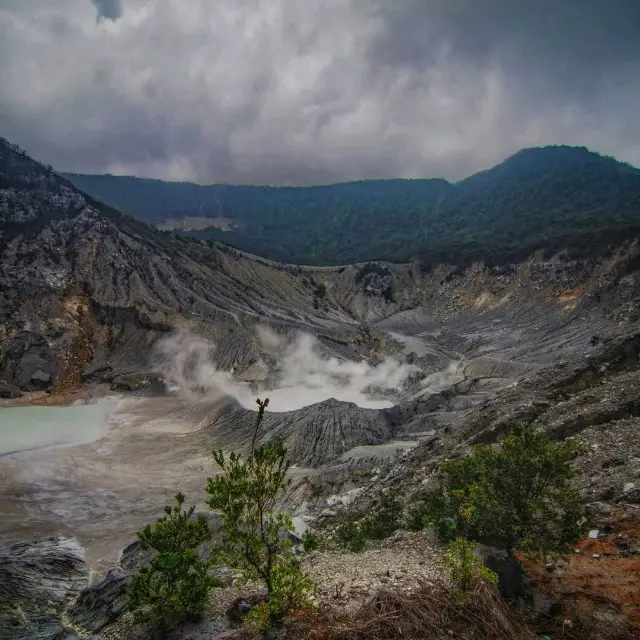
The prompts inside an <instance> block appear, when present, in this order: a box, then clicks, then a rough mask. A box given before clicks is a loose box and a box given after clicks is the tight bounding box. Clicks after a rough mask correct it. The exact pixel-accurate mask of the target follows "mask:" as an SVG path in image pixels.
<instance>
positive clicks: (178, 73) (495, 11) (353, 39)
mask: <svg viewBox="0 0 640 640" xmlns="http://www.w3.org/2000/svg"><path fill="white" fill-rule="evenodd" d="M25 4H27V3H23V0H0V58H2V60H3V61H5V63H4V64H3V65H2V66H0V135H4V136H5V137H7V138H9V139H12V140H14V141H15V142H17V143H18V144H21V145H23V146H25V147H26V148H27V150H28V151H29V152H31V153H32V154H33V155H35V156H36V157H38V158H40V159H42V160H43V161H44V162H48V163H51V164H53V165H54V166H55V167H57V168H59V169H60V170H73V171H82V172H96V173H98V172H107V171H109V172H112V173H128V174H135V175H147V176H154V177H161V178H169V179H191V180H197V181H200V182H236V183H271V184H309V183H319V182H330V181H338V180H349V179H358V178H366V177H385V176H398V175H400V176H411V177H418V176H444V177H447V178H450V179H457V178H461V177H464V176H465V175H467V174H469V173H471V172H473V171H476V170H478V169H482V168H486V167H488V166H490V165H492V164H494V163H497V162H499V161H500V160H502V159H503V158H504V157H506V156H507V155H509V154H511V153H513V152H515V151H517V150H518V149H519V148H521V147H523V146H531V145H537V144H551V143H567V144H579V145H586V146H590V147H592V148H595V149H598V150H600V151H602V152H605V153H609V154H612V155H616V156H618V157H620V158H621V159H625V160H628V161H630V162H632V163H635V164H640V121H639V120H638V118H637V113H638V112H640V77H639V74H640V70H639V66H638V64H639V61H640V42H636V40H639V41H640V39H636V38H633V37H632V35H634V25H635V24H638V20H637V18H638V9H637V8H636V3H635V1H631V2H627V1H626V0H615V1H614V0H608V2H607V3H606V7H607V8H606V9H605V8H604V7H605V3H604V2H600V1H599V0H583V1H582V2H578V0H565V1H564V2H562V3H558V2H551V0H538V1H537V2H535V3H534V2H529V1H524V0H523V1H522V2H513V1H511V0H492V1H489V0H474V1H473V2H471V1H470V0H467V1H462V0H440V1H436V0H399V1H398V2H393V3H392V2H386V0H348V1H345V0H325V1H324V2H322V3H318V2H309V3H305V2H301V1H300V0H220V1H219V2H210V1H209V0H189V2H184V0H128V1H126V2H125V3H124V6H120V7H119V9H120V11H119V14H120V17H119V19H118V20H117V21H113V20H108V21H105V20H101V21H100V22H98V23H96V22H95V13H94V8H93V7H92V5H91V4H90V3H87V2H86V0H59V1H58V2H56V3H55V4H54V5H52V3H50V2H48V1H47V0H31V1H30V3H29V5H30V6H29V10H27V8H26V7H25V6H24V5H25ZM100 4H101V5H102V9H103V13H105V11H104V7H105V6H106V5H107V4H109V5H110V6H111V8H113V6H115V4H117V3H113V2H111V3H104V2H103V3H100ZM111 15H113V13H112V14H111ZM105 17H109V16H107V15H106V13H105Z"/></svg>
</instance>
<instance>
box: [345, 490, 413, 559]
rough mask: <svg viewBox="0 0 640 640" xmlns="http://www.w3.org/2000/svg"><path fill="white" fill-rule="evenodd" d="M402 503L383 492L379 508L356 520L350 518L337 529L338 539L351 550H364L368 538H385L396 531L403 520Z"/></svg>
mask: <svg viewBox="0 0 640 640" xmlns="http://www.w3.org/2000/svg"><path fill="white" fill-rule="evenodd" d="M402 511H403V509H402V505H401V504H400V502H398V500H396V499H395V498H394V497H392V496H391V495H389V494H382V496H381V498H380V507H379V509H378V510H377V511H376V512H375V513H374V514H373V515H370V516H367V517H366V518H363V519H362V520H360V521H358V522H356V521H353V520H349V521H347V522H345V523H343V524H341V525H340V526H339V527H338V528H337V529H336V535H337V537H338V540H339V541H340V542H341V543H342V544H343V545H344V546H345V547H347V549H349V551H353V552H358V551H362V550H363V549H364V547H365V544H366V542H367V540H384V539H385V538H388V537H389V536H390V535H391V534H392V533H393V532H394V531H396V530H397V529H398V527H399V525H400V523H401V521H402Z"/></svg>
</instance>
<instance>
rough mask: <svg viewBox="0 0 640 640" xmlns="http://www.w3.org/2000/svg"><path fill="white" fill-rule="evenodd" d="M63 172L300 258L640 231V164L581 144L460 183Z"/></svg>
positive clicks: (272, 252) (168, 217) (514, 246)
mask: <svg viewBox="0 0 640 640" xmlns="http://www.w3.org/2000/svg"><path fill="white" fill-rule="evenodd" d="M64 175H65V176H66V177H67V178H68V179H69V180H70V181H71V182H73V183H74V184H75V185H77V186H78V187H79V188H81V189H83V190H84V191H86V192H87V193H89V194H91V195H92V196H94V197H95V198H98V199H100V200H102V201H104V202H107V203H109V204H111V205H113V206H114V207H117V208H118V209H120V210H121V211H123V212H125V213H127V214H129V215H132V216H134V217H136V218H138V219H140V220H142V221H144V222H147V223H149V224H153V225H157V226H165V227H172V228H176V229H180V230H181V233H186V234H189V235H192V236H194V237H198V238H201V239H216V240H222V241H224V242H227V243H229V244H231V245H233V246H236V247H238V248H240V249H243V250H246V251H249V252H251V253H255V254H258V255H261V256H264V257H267V258H270V259H273V260H277V261H281V262H289V263H295V264H314V265H328V264H334V265H335V264H348V263H355V262H364V261H367V260H389V261H407V260H410V259H412V258H414V257H421V258H422V259H423V261H424V264H425V265H426V266H430V265H432V264H437V263H439V262H448V263H451V264H457V265H459V266H466V265H468V264H469V263H470V262H472V261H475V260H484V261H485V262H486V263H487V264H504V263H507V262H513V261H519V260H522V259H525V258H526V257H527V256H529V255H531V254H532V253H534V252H535V251H538V250H542V251H543V252H545V253H546V254H547V255H552V254H553V253H556V252H558V251H561V250H563V249H567V250H568V251H569V253H570V254H571V256H572V257H576V258H579V257H585V256H589V255H597V254H598V253H599V252H601V251H602V250H603V249H604V248H605V247H607V246H608V245H610V244H615V243H617V242H620V241H621V240H623V239H624V238H625V237H627V236H628V235H630V234H632V233H635V232H637V231H638V230H639V229H640V170H638V169H636V168H634V167H632V166H630V165H628V164H624V163H621V162H618V161H616V160H614V159H613V158H609V157H604V156H601V155H599V154H597V153H593V152H591V151H589V150H587V149H586V148H584V147H567V146H554V147H544V148H533V149H525V150H523V151H520V152H519V153H517V154H515V155H514V156H512V157H510V158H508V159H507V160H505V161H504V162H503V163H501V164H499V165H498V166H496V167H494V168H493V169H490V170H488V171H483V172H481V173H478V174H475V175H473V176H471V177H469V178H467V179H466V180H462V181H461V182H458V183H456V184H450V183H449V182H447V181H446V180H437V179H430V180H400V179H390V180H369V181H361V182H352V183H344V184H335V185H328V186H317V187H261V186H230V185H211V186H200V185H195V184H189V183H171V182H163V181H159V180H149V179H141V178H132V177H118V176H110V175H80V174H64Z"/></svg>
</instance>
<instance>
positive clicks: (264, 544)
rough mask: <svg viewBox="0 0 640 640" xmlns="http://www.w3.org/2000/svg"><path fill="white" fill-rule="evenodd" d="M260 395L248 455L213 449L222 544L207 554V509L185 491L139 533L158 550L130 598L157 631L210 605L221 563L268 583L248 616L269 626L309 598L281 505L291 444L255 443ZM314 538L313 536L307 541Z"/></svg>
mask: <svg viewBox="0 0 640 640" xmlns="http://www.w3.org/2000/svg"><path fill="white" fill-rule="evenodd" d="M257 402H258V413H257V417H256V426H255V432H254V437H253V440H252V445H251V451H250V453H249V455H248V456H247V458H246V460H243V459H242V458H241V456H239V455H238V454H236V453H233V452H231V453H229V454H225V453H224V452H223V451H222V450H218V451H216V452H214V459H215V461H216V463H217V464H218V465H219V466H220V468H221V470H222V471H221V473H219V474H217V475H216V476H214V477H212V478H209V479H208V482H207V487H206V491H207V494H208V496H209V498H208V501H207V502H208V504H209V506H211V507H212V508H213V509H217V510H219V512H220V514H221V515H222V519H223V522H224V529H225V534H226V535H225V541H224V544H223V545H222V547H221V548H219V549H215V550H213V552H212V554H211V559H210V560H207V561H205V560H203V559H202V558H201V553H200V551H201V545H203V544H204V543H206V542H209V541H210V540H211V531H210V529H209V526H208V524H207V521H206V519H205V517H204V516H203V515H201V514H199V515H198V516H197V517H196V518H194V517H193V516H194V510H195V507H193V506H192V507H190V508H189V509H187V510H182V506H183V504H184V501H185V497H184V496H183V495H182V494H178V495H177V496H176V503H175V505H174V507H173V508H171V507H166V508H165V515H164V517H163V518H160V519H159V520H158V521H157V522H156V523H155V524H154V525H147V526H146V527H145V528H144V529H143V530H142V531H141V532H139V533H138V538H139V540H140V542H141V544H142V548H143V549H145V550H150V551H153V552H154V554H153V558H152V560H151V563H150V565H149V566H147V567H143V568H141V569H139V570H138V571H137V572H136V573H135V574H134V576H133V580H132V586H131V588H130V589H129V592H128V605H129V609H130V610H131V611H133V612H134V614H135V618H136V619H137V620H138V621H139V622H144V623H147V624H149V625H150V626H151V627H152V628H153V629H154V630H155V631H156V632H157V634H158V637H165V634H166V633H167V631H168V630H170V629H172V628H174V627H177V626H179V625H180V624H182V623H184V622H187V621H189V620H193V619H197V618H198V617H199V616H201V615H202V614H203V613H204V611H205V607H206V605H207V603H208V601H209V599H210V596H211V590H212V588H213V587H214V586H219V584H220V583H219V582H218V581H216V580H215V579H214V578H213V577H212V575H211V568H212V567H213V566H214V565H215V564H216V563H218V564H219V563H222V562H224V563H226V564H228V565H229V566H231V567H235V568H237V569H239V570H240V571H241V572H242V577H243V580H244V581H245V582H256V581H257V582H261V583H262V584H263V585H264V587H265V589H266V598H265V600H264V602H261V603H260V604H259V605H258V606H257V607H255V608H254V609H253V610H252V611H251V612H250V613H249V615H248V616H247V621H248V622H250V623H252V624H254V625H255V626H257V627H258V628H259V629H261V630H263V631H268V630H269V629H271V628H273V627H274V626H276V625H278V624H280V623H281V622H282V620H283V618H284V616H285V614H286V613H287V612H289V611H291V610H293V609H301V608H304V607H306V606H308V605H309V604H310V600H309V596H310V594H311V592H312V590H313V586H314V585H313V583H312V581H311V580H310V578H309V577H308V575H307V574H306V573H305V571H304V570H303V569H302V566H301V564H300V561H299V559H298V558H297V557H296V555H295V554H294V552H293V543H292V539H291V532H292V531H293V530H294V529H293V524H292V522H291V517H290V516H289V514H288V513H286V512H285V511H282V510H280V509H279V508H278V507H277V503H278V500H279V499H280V498H282V496H283V494H284V492H285V491H286V489H287V488H288V487H289V484H290V482H291V481H290V479H288V478H287V472H288V470H289V463H288V462H287V461H286V454H287V450H286V448H285V447H284V445H283V444H282V442H280V441H278V440H271V441H269V442H267V443H266V444H264V445H262V446H259V447H258V446H256V443H257V441H258V436H259V429H260V425H261V423H262V420H263V418H264V411H265V409H266V407H267V406H268V404H269V401H268V399H267V400H265V401H261V400H258V401H257ZM313 542H314V541H313V539H312V538H311V537H309V536H308V537H307V539H306V541H305V545H306V546H307V547H309V546H313Z"/></svg>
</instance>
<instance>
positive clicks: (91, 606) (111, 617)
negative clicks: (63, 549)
mask: <svg viewBox="0 0 640 640" xmlns="http://www.w3.org/2000/svg"><path fill="white" fill-rule="evenodd" d="M130 584H131V574H129V573H122V572H120V571H117V570H115V569H112V570H111V571H109V572H108V573H107V575H106V576H105V577H104V578H103V579H102V580H100V581H99V582H97V583H95V584H92V585H90V586H89V587H87V588H86V589H84V590H83V591H82V593H81V594H80V595H79V597H78V599H77V601H76V602H75V603H74V604H73V605H72V606H71V607H70V608H69V618H70V619H71V620H72V621H73V623H74V624H75V625H77V626H79V627H81V628H82V629H86V630H87V631H90V632H91V633H99V632H100V631H102V630H103V629H104V628H105V627H107V626H109V625H110V624H112V623H113V622H115V621H116V620H117V619H118V618H120V617H121V616H122V615H124V614H125V613H126V610H127V588H128V587H129V585H130Z"/></svg>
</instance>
